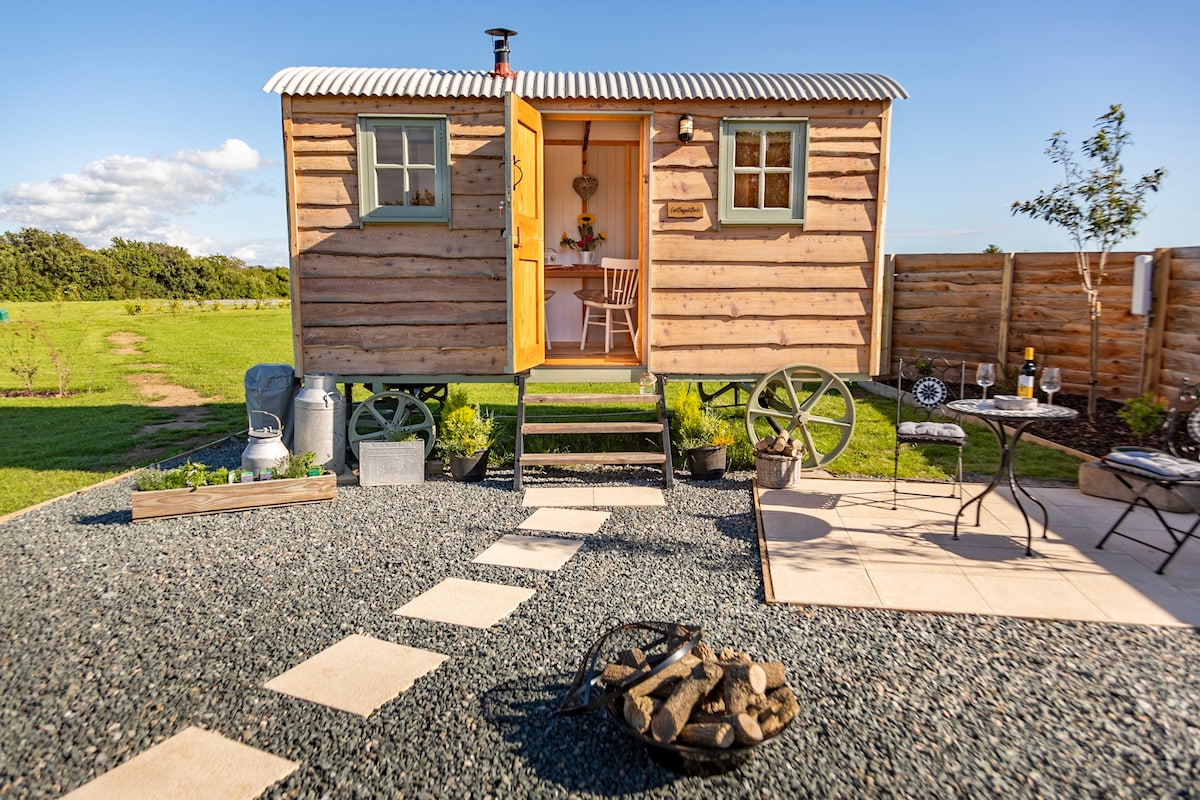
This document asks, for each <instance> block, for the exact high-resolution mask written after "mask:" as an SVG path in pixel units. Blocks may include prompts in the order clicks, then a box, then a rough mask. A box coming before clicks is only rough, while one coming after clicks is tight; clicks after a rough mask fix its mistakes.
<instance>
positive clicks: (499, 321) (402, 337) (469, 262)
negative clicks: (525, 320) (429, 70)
mask: <svg viewBox="0 0 1200 800" xmlns="http://www.w3.org/2000/svg"><path fill="white" fill-rule="evenodd" d="M286 99H287V100H290V115H289V114H288V104H287V103H285V106H284V108H285V120H284V130H285V137H287V138H288V141H286V142H285V148H286V149H287V150H288V151H289V152H290V154H291V156H292V158H293V160H294V176H295V177H294V188H292V189H291V191H292V195H293V196H292V198H291V199H290V203H291V206H292V207H291V214H292V225H293V236H294V237H295V242H296V244H295V246H294V250H295V252H294V253H293V265H292V266H293V275H294V278H293V281H294V284H296V285H294V286H293V298H297V299H298V306H299V307H298V311H297V323H298V324H297V325H296V330H298V331H299V332H300V342H299V343H298V344H299V349H298V351H297V353H296V358H297V366H298V367H301V368H302V369H303V370H304V371H306V372H333V373H337V374H340V375H379V376H383V375H436V374H453V373H458V374H464V375H501V374H503V373H504V367H505V357H506V346H507V314H508V311H507V297H506V283H505V269H506V262H505V257H506V248H505V244H506V241H507V240H505V239H503V238H501V233H502V232H503V228H504V216H503V214H502V212H501V203H502V201H503V199H504V111H503V105H502V104H497V103H496V102H495V101H492V102H487V101H483V102H474V101H444V100H443V101H424V100H412V101H387V100H381V99H356V98H327V97H313V98H309V97H293V98H286ZM358 114H396V115H401V114H446V115H447V116H448V118H449V125H450V158H451V161H452V163H453V168H452V170H451V203H452V205H451V220H452V224H451V226H449V227H448V226H447V225H446V224H445V223H430V224H414V223H404V224H381V225H367V226H366V227H365V228H362V227H360V226H359V219H358V174H357V162H356V157H355V147H356V144H355V143H356V140H355V117H356V115H358Z"/></svg>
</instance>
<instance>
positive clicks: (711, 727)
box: [679, 722, 736, 749]
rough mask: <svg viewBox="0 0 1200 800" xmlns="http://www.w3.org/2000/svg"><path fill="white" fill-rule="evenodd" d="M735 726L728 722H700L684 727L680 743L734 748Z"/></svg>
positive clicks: (680, 734) (680, 732)
mask: <svg viewBox="0 0 1200 800" xmlns="http://www.w3.org/2000/svg"><path fill="white" fill-rule="evenodd" d="M735 738H736V737H735V734H734V730H733V726H732V725H730V724H728V723H726V722H699V723H691V724H688V725H684V726H683V730H681V731H679V741H681V742H683V743H685V744H694V745H696V746H698V747H717V748H721V749H725V748H728V747H732V746H733V743H734V741H735Z"/></svg>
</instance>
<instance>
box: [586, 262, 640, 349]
mask: <svg viewBox="0 0 1200 800" xmlns="http://www.w3.org/2000/svg"><path fill="white" fill-rule="evenodd" d="M600 271H601V273H602V275H603V278H604V288H603V289H580V290H579V291H577V292H575V296H576V297H578V298H579V299H580V300H581V301H582V302H583V308H584V315H583V335H582V336H580V337H579V349H580V350H583V349H584V348H585V347H586V346H587V335H588V326H590V325H603V326H604V352H606V353H607V352H608V351H610V350H612V335H613V328H614V323H613V312H614V311H621V312H623V313H624V316H625V323H624V326H622V327H618V328H617V332H618V333H628V334H629V339H630V341H632V342H633V349H634V350H637V330H636V329H635V328H634V326H633V316H631V315H630V313H629V312H630V311H631V310H633V311H634V313H636V309H637V293H638V260H637V259H636V258H602V259H600ZM593 311H595V312H596V315H595V316H596V318H595V319H592V312H593ZM601 311H602V312H604V318H603V319H601V318H600V313H599V312H601ZM615 325H616V326H621V321H620V320H619V319H618V320H617V321H616V323H615Z"/></svg>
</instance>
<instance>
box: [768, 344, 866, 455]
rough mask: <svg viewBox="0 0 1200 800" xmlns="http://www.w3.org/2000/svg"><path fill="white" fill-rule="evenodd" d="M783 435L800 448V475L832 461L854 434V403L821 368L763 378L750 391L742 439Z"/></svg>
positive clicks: (795, 368) (801, 366)
mask: <svg viewBox="0 0 1200 800" xmlns="http://www.w3.org/2000/svg"><path fill="white" fill-rule="evenodd" d="M783 431H787V432H788V434H789V435H790V436H791V437H792V438H793V439H799V440H800V442H801V443H803V445H804V461H803V464H802V467H803V468H804V469H819V468H821V467H823V466H825V465H826V464H828V463H829V462H830V461H833V459H835V458H837V457H838V456H839V455H840V454H841V452H842V451H843V450H845V449H846V445H848V444H849V443H850V437H851V436H852V435H853V434H854V398H853V397H851V396H850V390H849V389H848V388H847V387H846V384H845V383H844V382H842V379H841V378H839V377H838V376H837V375H835V374H833V373H832V372H830V371H829V370H827V369H824V368H823V367H818V366H814V365H812V364H792V365H791V366H787V367H782V368H781V369H777V370H775V371H774V372H770V373H767V374H766V375H764V376H763V377H762V378H761V379H760V380H759V381H758V383H756V384H754V388H753V389H751V390H750V399H749V401H748V402H747V403H746V433H747V435H748V436H749V437H750V442H751V444H755V443H757V442H758V440H759V439H762V438H764V437H767V436H778V435H779V434H780V433H781V432H783Z"/></svg>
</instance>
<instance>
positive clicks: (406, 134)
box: [358, 117, 450, 222]
mask: <svg viewBox="0 0 1200 800" xmlns="http://www.w3.org/2000/svg"><path fill="white" fill-rule="evenodd" d="M446 139H447V133H446V118H445V117H359V118H358V193H359V203H360V206H359V216H360V218H361V219H362V221H363V222H406V221H408V222H449V221H450V160H449V158H448V157H447V153H448V152H449V150H448V147H447V145H446Z"/></svg>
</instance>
